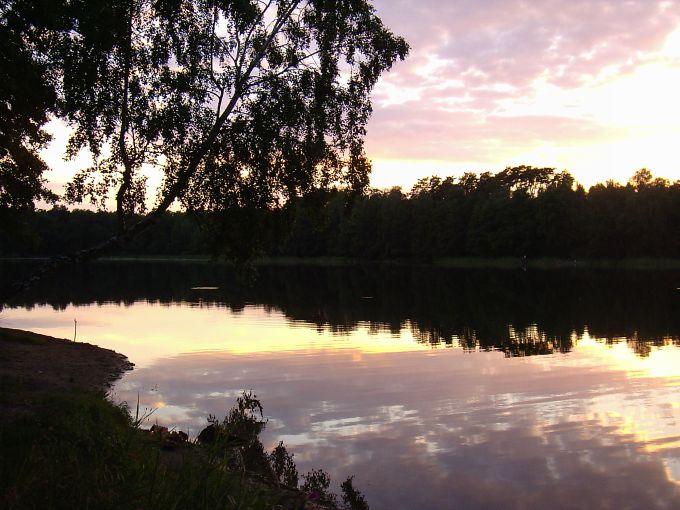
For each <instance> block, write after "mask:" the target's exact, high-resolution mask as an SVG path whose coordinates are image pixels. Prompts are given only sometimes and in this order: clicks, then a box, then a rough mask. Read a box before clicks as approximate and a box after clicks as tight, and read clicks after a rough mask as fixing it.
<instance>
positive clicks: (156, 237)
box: [0, 166, 680, 260]
mask: <svg viewBox="0 0 680 510" xmlns="http://www.w3.org/2000/svg"><path fill="white" fill-rule="evenodd" d="M116 228H117V220H116V217H115V215H114V214H113V213H108V212H93V211H85V210H73V211H68V210H67V209H65V208H59V207H57V208H53V209H52V210H49V211H35V212H33V213H29V214H27V215H26V216H24V217H23V219H22V222H21V228H19V229H18V230H16V231H13V232H11V233H10V232H6V231H5V232H2V233H0V236H2V237H0V255H2V256H49V255H55V254H59V253H68V252H70V251H73V250H78V249H81V248H85V247H88V246H91V245H93V244H94V243H97V242H100V241H102V240H104V239H106V238H107V237H108V236H110V235H111V234H112V233H114V232H115V231H116ZM118 253H119V254H124V255H140V256H144V255H167V256H171V255H183V256H189V255H214V254H225V253H226V254H227V256H229V257H231V258H234V259H243V258H248V257H251V256H262V255H266V256H272V257H279V256H284V257H291V256H292V257H348V258H356V259H366V260H432V259H441V258H447V257H522V256H527V257H555V258H561V259H575V258H614V259H618V258H635V257H651V258H675V257H680V182H673V183H671V182H669V181H667V180H666V179H661V178H654V177H653V176H652V174H651V172H649V171H648V170H646V169H642V170H639V171H638V172H636V173H635V175H633V177H632V178H631V179H630V181H629V182H628V183H627V184H626V185H622V184H619V183H616V182H613V181H610V182H607V183H604V184H597V185H595V186H593V187H591V188H590V189H589V190H586V189H584V188H583V187H582V186H580V185H578V184H577V183H576V182H575V180H574V178H573V177H572V176H571V175H570V174H569V173H568V172H557V171H555V170H554V169H551V168H533V167H528V166H522V167H513V168H507V169H505V170H504V171H502V172H499V173H496V174H492V173H483V174H481V175H477V174H472V173H466V174H464V175H463V176H461V177H457V178H454V177H447V178H439V177H430V178H426V179H421V180H420V181H418V182H417V184H416V185H415V186H414V187H413V189H412V190H411V191H410V192H409V193H405V192H403V191H402V190H401V189H399V188H393V189H391V190H371V191H369V192H367V193H365V194H361V195H356V194H353V193H350V192H346V191H341V190H334V191H319V192H315V193H311V194H308V195H306V196H304V197H300V198H296V199H293V200H289V201H287V202H286V203H285V205H282V206H280V207H275V208H268V209H252V208H245V207H242V208H231V209H229V210H227V211H225V212H223V213H215V214H213V215H210V216H208V215H204V216H199V215H195V214H193V215H190V214H186V213H179V212H175V213H170V214H167V215H166V216H165V217H163V218H162V219H161V221H160V222H159V224H158V225H156V227H155V228H153V229H150V230H149V231H147V232H145V233H143V235H141V236H139V238H137V239H135V240H134V241H133V242H132V243H131V244H129V245H127V246H126V247H125V248H124V249H122V250H120V251H119V252H118Z"/></svg>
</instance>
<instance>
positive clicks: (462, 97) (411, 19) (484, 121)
mask: <svg viewBox="0 0 680 510" xmlns="http://www.w3.org/2000/svg"><path fill="white" fill-rule="evenodd" d="M374 5H375V7H376V9H377V13H378V15H379V16H380V17H381V18H382V19H383V21H384V22H385V24H386V25H387V26H388V27H390V28H391V29H392V30H393V31H394V32H395V33H397V34H399V35H402V36H403V37H405V38H406V39H407V41H408V42H409V43H410V45H411V53H410V55H409V57H408V58H407V60H406V61H404V62H399V63H397V64H396V65H395V66H394V68H393V69H392V70H391V71H390V72H389V73H386V74H385V75H384V76H383V77H382V78H381V81H380V82H379V84H378V86H377V88H376V90H375V92H374V95H373V106H374V111H373V116H372V118H371V120H370V122H369V125H368V134H367V138H366V148H367V153H368V156H369V158H370V159H371V160H372V161H373V173H372V177H371V185H372V186H373V187H376V188H391V187H393V186H401V187H402V188H403V189H404V190H408V189H410V187H411V186H412V185H413V184H414V183H415V182H416V180H417V179H419V178H422V177H428V176H431V175H440V176H448V175H452V176H460V175H461V174H462V173H463V172H466V171H473V172H480V171H491V172H498V171H500V170H502V169H503V168H505V167H507V166H513V165H522V164H527V165H532V166H542V167H543V166H547V167H553V168H556V169H558V170H568V171H569V172H571V174H572V175H574V177H575V178H576V180H577V181H578V182H580V183H581V184H583V185H584V186H586V187H588V186H591V185H593V184H595V183H598V182H605V181H606V180H608V179H613V180H616V181H619V182H622V183H625V182H626V181H627V180H628V179H629V178H630V177H631V176H632V175H633V173H634V172H635V171H636V170H638V169H640V168H642V167H646V168H649V169H650V170H651V171H652V173H653V174H654V175H655V176H663V177H667V178H669V179H671V180H675V179H680V161H678V158H677V151H676V147H677V145H678V143H680V99H679V98H678V93H679V91H680V0H667V1H658V0H570V1H568V2H565V1H564V0H451V1H445V0H376V1H374ZM50 128H51V129H50V130H51V132H52V133H53V134H54V135H55V141H54V142H53V144H52V145H51V146H50V147H49V148H48V149H47V150H46V151H45V152H44V153H43V156H44V158H45V159H46V160H47V162H48V164H49V165H50V166H51V167H52V168H53V169H55V171H54V172H52V173H51V175H49V176H48V178H49V179H50V181H51V182H52V187H53V188H54V189H55V190H56V191H60V188H61V185H62V183H63V182H65V181H66V180H67V179H68V175H70V174H72V172H73V171H74V169H75V168H77V167H78V166H82V165H83V164H84V163H85V162H86V158H80V159H79V160H76V161H73V162H68V163H65V162H64V161H63V160H62V157H61V149H60V148H63V147H64V145H65V142H66V136H67V135H66V131H65V129H64V127H63V125H59V124H58V123H53V124H52V125H51V126H50ZM152 174H153V172H151V173H150V175H152ZM152 177H153V175H152ZM152 183H153V179H152Z"/></svg>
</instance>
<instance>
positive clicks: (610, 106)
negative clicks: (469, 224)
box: [366, 0, 680, 189]
mask: <svg viewBox="0 0 680 510" xmlns="http://www.w3.org/2000/svg"><path fill="white" fill-rule="evenodd" d="M374 4H375V6H376V9H377V12H378V14H379V16H380V17H381V18H382V19H383V21H384V22H385V23H386V25H387V26H389V27H390V28H391V29H392V30H393V31H394V32H395V33H397V34H399V35H402V36H403V37H405V38H406V39H407V41H408V42H409V43H410V45H411V53H410V55H409V57H408V59H407V60H406V61H405V62H401V63H398V64H397V65H396V66H395V67H394V68H393V70H392V71H391V72H390V73H388V74H386V75H385V76H384V77H383V78H381V82H380V83H379V84H378V87H377V89H376V91H375V94H374V97H373V101H374V113H373V117H372V119H371V121H370V123H369V126H368V136H367V139H366V144H367V149H368V154H369V156H370V157H371V159H372V160H373V165H374V171H373V175H372V181H371V182H372V185H373V186H375V187H378V188H384V187H391V186H394V185H400V186H402V187H404V188H405V189H408V188H410V186H411V185H412V184H413V183H414V182H415V181H416V180H417V179H418V178H420V177H425V176H429V175H433V174H437V175H442V176H446V175H454V176H456V175H460V174H461V173H462V172H464V171H485V170H488V171H492V172H497V171H500V170H502V169H503V168H505V167H506V166H512V165H520V164H528V165H533V166H547V167H554V168H557V169H558V170H565V169H566V170H569V171H570V172H571V173H572V175H574V176H575V177H576V179H577V181H579V182H580V183H582V184H584V185H585V186H590V185H592V184H595V183H597V182H604V181H606V180H608V179H614V180H617V181H620V182H626V181H627V180H628V179H629V178H630V176H632V174H633V173H634V172H635V171H636V170H638V169H640V168H642V167H647V168H649V169H650V170H651V171H652V172H653V173H654V175H658V176H664V177H668V178H670V179H680V161H679V160H678V157H677V154H678V152H677V149H676V148H677V145H678V143H679V142H680V99H679V98H678V95H679V91H680V1H679V0H672V1H657V0H570V1H568V2H565V1H564V0H453V1H444V0H377V1H376V2H374Z"/></svg>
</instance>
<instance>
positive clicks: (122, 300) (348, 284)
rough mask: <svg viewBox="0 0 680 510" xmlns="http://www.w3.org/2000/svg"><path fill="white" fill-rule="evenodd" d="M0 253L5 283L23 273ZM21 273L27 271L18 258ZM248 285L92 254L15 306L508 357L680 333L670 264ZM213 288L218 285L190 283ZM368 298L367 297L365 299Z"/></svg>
mask: <svg viewBox="0 0 680 510" xmlns="http://www.w3.org/2000/svg"><path fill="white" fill-rule="evenodd" d="M21 271H22V266H21V264H20V263H17V262H14V263H8V262H4V263H0V283H2V282H3V281H7V280H8V279H9V278H10V276H11V277H15V276H16V275H17V274H19V273H21ZM24 271H27V270H26V269H25V268H24ZM258 272H259V277H258V278H257V279H256V280H255V282H254V284H253V285H252V286H250V285H243V284H241V283H240V282H239V280H238V279H237V278H236V277H235V272H234V271H233V270H231V269H230V268H229V267H228V266H224V265H222V266H219V265H214V264H200V263H185V264H182V263H158V262H156V263H130V262H117V263H116V262H106V263H98V264H92V265H89V266H85V267H82V268H79V269H77V270H73V271H71V272H67V273H62V274H61V275H60V276H59V277H58V278H56V279H54V280H52V281H50V282H46V283H45V284H44V285H42V286H41V287H39V288H37V289H34V291H33V292H32V293H30V294H24V295H23V296H21V297H20V298H19V299H18V300H15V301H13V302H12V303H10V306H14V307H16V306H19V307H26V308H30V307H32V306H35V305H36V304H44V305H49V306H51V307H54V308H55V309H61V310H63V309H65V308H66V307H67V306H68V305H70V304H72V305H85V304H88V305H89V304H92V303H97V304H104V303H117V304H123V305H125V306H132V305H133V304H134V303H137V302H139V301H146V302H150V303H161V304H170V303H178V302H180V303H187V304H189V305H191V306H196V307H202V308H205V307H211V306H217V307H226V308H228V309H229V310H231V311H234V312H238V311H241V310H243V309H244V307H245V306H247V305H251V304H255V305H258V306H262V307H263V308H264V310H265V311H272V310H274V311H281V312H282V313H283V314H284V315H285V316H286V317H287V318H288V319H289V320H290V321H291V322H295V323H302V324H305V325H313V326H315V327H316V328H317V329H318V330H320V331H323V330H328V331H331V332H334V333H338V334H339V335H343V334H345V333H348V332H352V331H355V330H356V329H357V328H359V327H362V326H366V327H368V329H369V331H375V332H381V333H390V334H392V335H394V336H400V335H402V334H403V331H404V330H405V329H409V330H410V332H411V335H412V336H413V337H414V338H416V339H417V340H418V341H419V342H422V343H424V344H428V345H433V346H440V345H442V346H462V347H463V348H466V349H470V350H474V349H486V350H494V349H496V350H502V351H503V352H504V353H506V355H508V356H528V355H535V354H551V353H557V352H569V351H570V350H571V349H572V347H573V342H574V339H575V338H579V337H582V336H583V334H584V332H585V329H586V327H587V328H588V331H589V332H590V334H591V335H592V336H593V337H597V338H601V339H603V340H605V341H609V342H610V343H614V342H618V341H621V340H623V341H626V342H629V343H630V345H631V348H633V349H634V350H635V351H636V352H637V353H638V354H640V355H645V354H647V353H648V352H649V350H650V349H651V347H654V346H661V345H665V344H667V343H669V342H671V343H674V344H676V345H677V344H678V343H679V340H678V339H679V338H680V314H678V313H677V312H678V305H679V304H680V292H678V291H677V288H678V286H680V273H677V272H670V271H659V272H653V271H648V272H645V271H632V272H630V271H629V272H626V271H613V270H612V271H602V270H600V271H587V270H555V271H541V272H528V273H524V272H521V271H500V270H455V269H442V268H432V267H413V266H408V267H406V266H351V267H313V266H312V267H310V266H306V267H305V266H293V267H285V268H281V267H260V268H258ZM195 287H218V289H217V290H210V291H201V290H193V289H192V288H195ZM367 298H370V299H367Z"/></svg>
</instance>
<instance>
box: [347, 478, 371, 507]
mask: <svg viewBox="0 0 680 510" xmlns="http://www.w3.org/2000/svg"><path fill="white" fill-rule="evenodd" d="M353 482H354V477H353V476H350V477H348V478H347V480H345V481H344V482H342V485H340V488H341V489H342V502H343V503H344V504H345V505H346V506H347V507H348V508H349V509H350V510H369V506H368V503H367V502H366V498H364V495H363V494H362V493H361V491H359V490H357V489H355V488H354V483H353Z"/></svg>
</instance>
